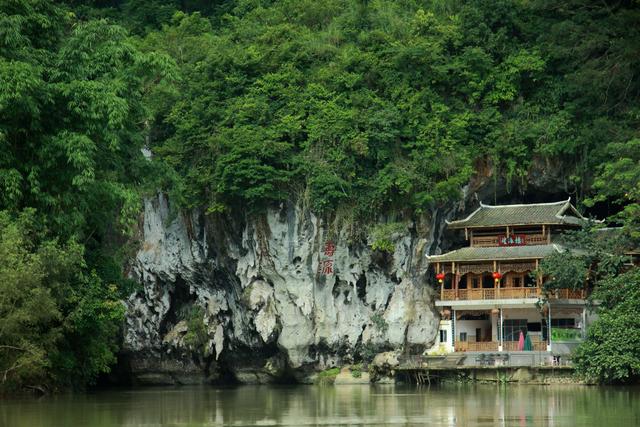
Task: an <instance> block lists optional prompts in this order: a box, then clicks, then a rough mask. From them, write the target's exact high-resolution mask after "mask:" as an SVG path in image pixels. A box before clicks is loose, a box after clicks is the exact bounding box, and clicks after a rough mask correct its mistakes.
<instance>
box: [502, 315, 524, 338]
mask: <svg viewBox="0 0 640 427" xmlns="http://www.w3.org/2000/svg"><path fill="white" fill-rule="evenodd" d="M520 331H522V333H523V334H524V333H526V332H527V319H504V321H503V322H502V333H503V336H504V341H518V340H519V339H520Z"/></svg>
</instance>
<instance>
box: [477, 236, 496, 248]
mask: <svg viewBox="0 0 640 427" xmlns="http://www.w3.org/2000/svg"><path fill="white" fill-rule="evenodd" d="M471 246H478V247H493V246H499V245H498V236H473V237H472V238H471Z"/></svg>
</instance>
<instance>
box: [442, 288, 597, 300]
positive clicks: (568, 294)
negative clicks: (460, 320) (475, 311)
mask: <svg viewBox="0 0 640 427" xmlns="http://www.w3.org/2000/svg"><path fill="white" fill-rule="evenodd" d="M541 295H542V289H540V288H478V289H442V290H441V293H440V300H442V301H466V300H469V301H474V300H494V299H519V298H539V297H540V296H541ZM549 298H553V299H584V298H586V292H585V291H584V290H582V289H578V290H572V289H559V290H557V291H555V292H554V293H553V294H551V295H549Z"/></svg>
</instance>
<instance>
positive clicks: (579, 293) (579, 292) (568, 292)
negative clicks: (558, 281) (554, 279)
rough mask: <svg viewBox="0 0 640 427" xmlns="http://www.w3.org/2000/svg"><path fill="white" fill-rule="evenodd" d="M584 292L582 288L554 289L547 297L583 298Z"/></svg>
mask: <svg viewBox="0 0 640 427" xmlns="http://www.w3.org/2000/svg"><path fill="white" fill-rule="evenodd" d="M585 297H586V292H585V291H584V290H583V289H556V290H555V291H553V292H552V293H551V295H549V298H557V299H584V298H585Z"/></svg>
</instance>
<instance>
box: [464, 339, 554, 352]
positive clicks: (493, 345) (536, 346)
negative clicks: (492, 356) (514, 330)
mask: <svg viewBox="0 0 640 427" xmlns="http://www.w3.org/2000/svg"><path fill="white" fill-rule="evenodd" d="M499 344H500V343H499V342H497V341H482V342H472V341H456V342H455V344H454V350H455V351H459V352H465V351H498V345H499ZM531 344H533V351H547V343H546V342H542V341H533V342H532V343H531ZM502 350H503V351H518V341H505V342H504V343H503V346H502Z"/></svg>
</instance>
